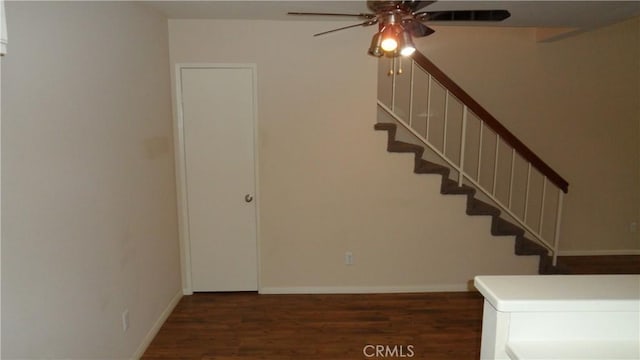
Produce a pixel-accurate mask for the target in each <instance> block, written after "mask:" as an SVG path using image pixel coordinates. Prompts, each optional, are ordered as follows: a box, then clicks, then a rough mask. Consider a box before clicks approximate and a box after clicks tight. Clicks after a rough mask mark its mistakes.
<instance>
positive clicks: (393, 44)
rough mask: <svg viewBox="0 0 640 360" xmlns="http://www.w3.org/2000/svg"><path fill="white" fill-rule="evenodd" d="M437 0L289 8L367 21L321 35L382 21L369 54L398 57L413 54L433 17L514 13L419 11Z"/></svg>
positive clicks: (493, 18)
mask: <svg viewBox="0 0 640 360" xmlns="http://www.w3.org/2000/svg"><path fill="white" fill-rule="evenodd" d="M434 2H435V1H418V0H403V1H374V0H369V1H367V7H368V8H369V9H371V11H372V12H373V13H360V14H341V13H316V12H289V13H288V14H289V15H318V16H351V17H357V18H360V19H363V20H364V22H361V23H358V24H353V25H349V26H344V27H341V28H337V29H333V30H329V31H324V32H321V33H317V34H314V35H313V36H320V35H325V34H329V33H332V32H336V31H340V30H346V29H350V28H354V27H358V26H371V25H376V24H377V25H378V31H377V32H376V33H375V35H373V39H372V40H371V46H370V47H369V55H372V56H376V57H380V56H383V55H386V56H389V57H396V56H399V55H402V56H410V55H411V54H413V52H414V51H415V45H414V44H413V38H418V37H424V36H428V35H431V34H433V33H434V32H435V30H433V29H432V28H430V27H428V26H426V25H425V24H423V23H424V22H430V21H456V22H457V21H503V20H505V19H507V18H508V17H509V16H511V14H510V13H509V12H508V11H507V10H451V11H419V10H421V9H423V8H425V7H426V6H428V5H430V4H432V3H434Z"/></svg>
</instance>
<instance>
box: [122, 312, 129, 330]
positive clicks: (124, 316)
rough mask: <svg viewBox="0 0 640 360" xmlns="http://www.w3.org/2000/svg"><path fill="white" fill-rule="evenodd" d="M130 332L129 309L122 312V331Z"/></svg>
mask: <svg viewBox="0 0 640 360" xmlns="http://www.w3.org/2000/svg"><path fill="white" fill-rule="evenodd" d="M127 330H129V309H124V311H123V312H122V331H124V332H126V331H127Z"/></svg>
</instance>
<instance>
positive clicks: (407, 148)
mask: <svg viewBox="0 0 640 360" xmlns="http://www.w3.org/2000/svg"><path fill="white" fill-rule="evenodd" d="M388 150H389V151H394V152H418V151H424V147H422V146H420V145H416V144H411V143H407V142H404V141H398V140H394V141H391V142H389V146H388Z"/></svg>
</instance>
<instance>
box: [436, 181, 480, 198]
mask: <svg viewBox="0 0 640 360" xmlns="http://www.w3.org/2000/svg"><path fill="white" fill-rule="evenodd" d="M440 193H442V194H447V195H456V194H464V195H468V194H475V193H476V189H474V188H472V187H471V186H468V185H464V184H463V185H462V186H458V182H457V181H454V180H451V179H448V178H447V179H443V180H442V186H441V187H440Z"/></svg>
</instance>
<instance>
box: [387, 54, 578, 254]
mask: <svg viewBox="0 0 640 360" xmlns="http://www.w3.org/2000/svg"><path fill="white" fill-rule="evenodd" d="M390 61H391V68H390V69H389V71H388V73H387V75H389V77H388V79H389V80H390V81H386V80H384V77H383V76H380V77H379V91H378V93H379V94H378V106H379V107H380V108H381V109H382V110H384V112H386V113H387V114H388V115H389V116H391V117H392V118H393V119H394V120H395V121H396V122H397V123H398V124H400V125H402V126H403V127H404V128H405V129H406V130H408V131H409V132H410V133H411V134H413V135H414V136H415V137H416V138H417V139H419V140H420V141H421V142H422V143H423V144H425V145H426V146H427V148H429V149H430V150H431V151H432V152H433V153H434V154H436V155H437V156H438V157H439V158H440V159H441V160H442V161H444V162H445V163H446V165H448V166H449V167H450V168H451V169H452V170H453V172H454V173H457V177H458V179H457V180H458V185H459V186H462V185H463V184H467V185H471V186H473V187H475V188H476V189H477V190H480V191H481V193H482V194H484V195H485V196H486V197H487V198H488V199H490V200H491V201H492V202H494V203H495V204H496V205H497V206H498V207H499V208H500V209H501V210H502V211H503V212H504V213H506V214H507V215H508V216H509V217H511V219H512V220H514V221H515V222H517V223H518V225H519V226H521V227H522V228H523V229H525V230H526V232H527V233H528V234H529V235H530V236H532V237H533V238H534V239H535V240H536V241H538V242H539V243H540V244H541V245H543V246H544V247H545V248H547V249H548V250H549V251H550V252H551V253H552V254H553V265H556V263H557V254H558V247H559V241H560V225H561V220H562V206H563V205H562V203H563V194H564V193H566V192H567V191H568V187H569V184H568V182H567V181H566V180H564V179H563V178H562V177H561V176H560V175H559V174H558V173H557V172H555V171H554V170H553V169H552V168H551V167H550V166H549V165H547V164H546V163H545V162H544V161H542V160H541V159H540V158H539V157H538V156H537V155H536V154H535V153H534V152H533V151H531V150H530V149H529V148H528V147H527V146H526V145H524V143H522V142H521V141H520V140H519V139H518V138H517V137H516V136H515V135H513V134H512V133H511V132H510V131H509V130H507V128H505V127H504V126H503V125H502V124H501V123H500V122H498V120H497V119H496V118H494V117H493V116H492V115H491V114H490V113H489V112H488V111H487V110H485V109H484V108H483V107H482V106H481V105H480V104H478V103H477V102H476V101H475V100H474V99H473V98H471V96H469V94H467V93H466V92H465V91H464V90H462V88H460V87H459V86H458V85H457V84H456V83H455V82H454V81H453V80H451V79H450V78H449V77H448V76H447V75H446V74H444V73H443V72H442V71H441V70H440V69H439V68H438V67H437V66H435V65H434V64H433V63H432V62H431V61H429V60H428V59H427V58H426V57H425V56H424V55H423V54H421V53H419V52H417V51H416V52H415V53H414V55H413V56H412V59H408V60H404V62H407V61H409V62H410V69H409V71H408V72H409V73H408V74H407V71H406V69H405V71H403V69H402V62H403V60H401V59H400V58H394V59H393V60H390ZM382 66H383V62H381V67H382ZM425 82H426V83H425ZM389 87H390V89H389ZM425 94H426V96H425ZM420 110H423V111H424V114H416V112H418V111H420ZM422 118H424V119H422ZM493 138H495V140H493ZM452 142H453V143H454V144H453V146H452V145H451V143H452ZM456 142H457V143H456ZM483 152H490V153H491V154H489V155H492V156H486V155H487V154H483Z"/></svg>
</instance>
